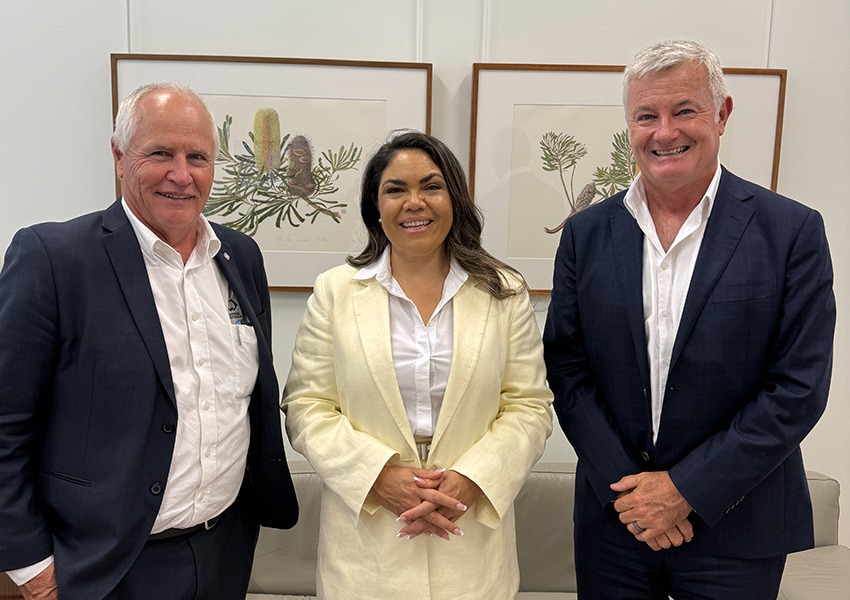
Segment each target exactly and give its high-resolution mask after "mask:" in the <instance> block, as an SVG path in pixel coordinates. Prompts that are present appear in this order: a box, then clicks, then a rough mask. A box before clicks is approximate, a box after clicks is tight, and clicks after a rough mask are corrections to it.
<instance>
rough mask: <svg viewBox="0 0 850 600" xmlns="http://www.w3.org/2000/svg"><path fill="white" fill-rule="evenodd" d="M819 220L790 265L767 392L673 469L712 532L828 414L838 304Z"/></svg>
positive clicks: (802, 230)
mask: <svg viewBox="0 0 850 600" xmlns="http://www.w3.org/2000/svg"><path fill="white" fill-rule="evenodd" d="M832 280H833V275H832V262H831V260H830V255H829V247H828V244H827V239H826V233H825V231H824V225H823V219H822V218H821V216H820V215H819V214H818V213H817V212H816V211H813V210H812V211H809V212H808V215H807V217H806V218H805V219H804V221H803V222H802V225H801V226H800V227H799V229H798V231H797V234H796V239H795V241H794V244H793V247H792V249H791V252H790V255H789V257H788V260H787V272H786V277H785V281H784V287H783V288H782V289H781V294H782V297H781V302H782V307H781V311H780V314H779V322H778V325H777V328H776V333H775V337H774V339H773V342H772V344H771V346H770V351H769V355H768V366H767V370H766V374H765V377H764V385H763V387H762V388H761V390H760V391H759V392H758V394H757V395H756V396H755V397H754V398H753V399H752V401H750V402H749V403H747V404H746V406H745V407H744V408H743V409H742V410H741V411H740V412H739V413H738V414H737V415H735V417H734V418H733V419H732V422H731V423H730V425H729V427H728V428H726V429H724V430H722V431H719V432H718V433H716V434H714V435H713V436H711V437H710V438H708V439H707V440H706V441H704V442H703V443H702V444H700V445H699V446H697V447H696V448H695V449H694V450H692V451H691V452H690V453H689V454H688V455H687V456H686V457H685V458H684V459H682V460H681V461H679V463H678V464H677V465H676V466H674V467H673V468H672V469H670V478H671V479H672V481H673V483H674V484H675V485H676V488H677V489H678V490H679V491H680V493H681V494H682V495H683V496H684V497H685V498H686V499H687V500H688V502H689V503H690V504H691V506H693V508H694V510H696V512H697V513H698V514H699V515H700V517H701V518H702V519H704V520H705V521H706V522H707V523H709V524H710V525H714V524H716V523H717V522H718V521H719V520H720V519H721V518H722V517H723V515H724V514H725V512H726V510H727V508H729V507H730V506H732V505H733V504H734V503H735V502H736V501H737V500H739V499H740V498H742V497H743V496H744V495H745V494H747V493H748V492H749V491H750V490H752V489H753V488H754V487H755V486H756V485H758V484H759V483H760V482H761V481H762V480H763V479H764V478H765V477H767V476H768V475H769V474H770V473H771V472H772V471H773V470H775V469H776V468H777V467H778V466H779V465H781V464H782V462H783V461H784V460H785V459H786V458H788V456H789V455H790V454H791V452H793V451H794V450H795V449H796V448H797V447H798V446H799V444H800V442H801V441H802V440H803V438H804V437H805V436H806V435H807V434H808V433H809V431H811V429H812V427H814V425H815V423H817V421H818V419H819V418H820V416H821V415H822V414H823V412H824V410H825V408H826V401H827V395H828V392H829V383H830V375H831V372H832V343H833V335H834V331H835V297H834V294H833V289H832Z"/></svg>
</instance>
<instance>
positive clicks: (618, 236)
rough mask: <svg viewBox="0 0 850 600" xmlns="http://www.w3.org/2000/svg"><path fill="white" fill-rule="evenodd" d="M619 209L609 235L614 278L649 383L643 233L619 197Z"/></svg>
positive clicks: (612, 219) (639, 361) (636, 353)
mask: <svg viewBox="0 0 850 600" xmlns="http://www.w3.org/2000/svg"><path fill="white" fill-rule="evenodd" d="M619 206H620V209H621V210H618V211H616V212H615V213H614V214H613V215H612V216H611V237H612V245H613V247H614V263H615V266H616V270H617V281H618V283H619V286H620V292H621V293H622V294H623V298H624V304H625V310H626V318H627V320H628V322H629V329H630V330H631V333H632V341H633V342H634V346H635V356H636V357H637V361H638V368H639V369H640V373H641V377H642V378H643V381H644V385H645V386H649V358H648V357H647V354H646V330H645V329H644V319H643V232H642V231H641V229H640V227H639V226H638V224H637V223H636V222H635V219H634V217H633V216H632V215H631V213H630V212H629V211H628V209H626V207H625V205H624V204H623V200H620V202H619Z"/></svg>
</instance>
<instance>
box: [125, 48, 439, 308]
mask: <svg viewBox="0 0 850 600" xmlns="http://www.w3.org/2000/svg"><path fill="white" fill-rule="evenodd" d="M111 74H112V114H113V120H114V117H115V115H116V114H117V112H118V106H119V103H120V101H121V100H122V99H123V98H124V97H125V96H126V95H127V94H129V93H130V92H131V91H133V90H134V89H136V88H137V87H138V86H140V85H143V84H146V83H149V82H156V81H169V82H177V83H182V84H185V85H188V86H190V87H192V88H193V89H194V90H195V91H196V92H198V93H199V94H200V95H201V96H202V97H203V98H204V100H205V101H206V102H207V103H208V104H209V105H210V108H211V110H212V111H213V114H214V116H215V119H216V125H217V127H218V129H219V135H220V137H221V136H222V135H223V134H224V135H225V136H226V137H222V140H223V141H226V142H227V144H226V148H225V145H224V144H223V149H226V150H227V152H220V153H219V157H218V160H217V161H216V163H217V164H216V177H215V180H216V183H215V184H214V185H213V190H212V192H211V194H210V201H209V202H208V203H207V208H206V209H205V214H207V217H208V218H209V219H210V220H212V221H216V222H220V223H224V224H229V225H231V226H234V227H235V228H237V229H242V228H244V229H243V230H245V231H246V233H249V235H252V236H253V237H254V239H255V240H256V241H257V243H258V244H259V245H260V248H261V249H262V251H263V257H264V260H265V266H266V272H267V274H268V279H269V289H271V290H273V291H311V290H312V285H313V282H314V281H315V278H316V276H317V275H318V274H319V273H321V272H323V271H325V270H327V269H330V268H332V267H334V266H337V265H340V264H343V263H344V262H345V258H346V256H348V255H349V254H351V253H356V252H358V251H359V250H360V249H362V247H363V245H364V244H365V228H363V226H362V224H360V216H359V215H360V209H359V199H360V194H359V189H360V175H361V172H362V167H364V166H365V164H366V162H367V161H368V158H369V156H371V154H372V153H373V152H374V151H375V150H376V149H377V148H378V147H379V146H380V145H381V144H383V143H384V142H385V141H386V139H387V134H388V132H391V131H393V130H396V129H415V130H419V131H424V132H425V133H430V130H431V86H432V65H431V64H430V63H414V62H377V61H353V60H326V59H306V58H277V57H244V56H193V55H166V54H112V55H111ZM261 110H262V111H266V112H264V113H263V114H262V115H261V114H260V113H261ZM228 119H230V122H228ZM258 119H259V120H258ZM258 123H262V126H260V125H258ZM269 124H273V125H274V127H271V129H269V130H267V129H264V128H266V127H268V126H269ZM278 124H279V130H280V131H279V135H278V137H275V135H274V134H275V129H276V128H278ZM254 129H257V131H260V130H263V131H266V133H264V134H262V135H259V134H258V135H257V136H255V135H254ZM268 131H271V132H272V133H268ZM278 141H279V142H280V143H279V154H280V156H279V157H275V156H274V154H275V152H271V153H269V152H268V149H269V148H272V147H278ZM261 148H262V149H263V151H262V152H261V151H260V149H261ZM261 155H262V156H263V157H261ZM295 155H298V156H300V157H301V159H299V160H302V161H303V160H306V159H305V158H304V157H305V156H306V157H307V158H309V159H310V160H312V162H309V161H308V162H306V163H303V164H301V163H298V164H297V165H296V162H293V161H290V159H293V157H294V156H295ZM268 157H271V158H268ZM252 163H256V164H252ZM305 164H306V165H307V167H305V166H304V165H305ZM249 167H250V168H249ZM297 177H300V178H301V179H302V180H303V179H304V178H305V177H307V179H308V181H307V182H306V184H304V185H300V184H299V185H295V183H296V181H297V179H296V178H297ZM309 179H312V183H311V182H310V181H309ZM117 190H118V193H119V194H120V182H117ZM246 190H248V191H246ZM249 193H250V195H249ZM272 201H274V202H273V203H272ZM260 202H264V203H265V204H260ZM240 203H241V204H240ZM240 206H241V208H239V207H240ZM261 208H262V210H261ZM215 210H218V211H219V212H214V213H211V212H210V211H215Z"/></svg>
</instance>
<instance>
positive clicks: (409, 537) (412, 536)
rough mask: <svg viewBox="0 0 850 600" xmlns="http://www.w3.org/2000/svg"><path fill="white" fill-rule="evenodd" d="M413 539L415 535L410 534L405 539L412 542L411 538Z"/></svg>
mask: <svg viewBox="0 0 850 600" xmlns="http://www.w3.org/2000/svg"><path fill="white" fill-rule="evenodd" d="M415 537H416V534H415V533H411V534H410V535H409V536H407V539H409V540H412V539H413V538H415Z"/></svg>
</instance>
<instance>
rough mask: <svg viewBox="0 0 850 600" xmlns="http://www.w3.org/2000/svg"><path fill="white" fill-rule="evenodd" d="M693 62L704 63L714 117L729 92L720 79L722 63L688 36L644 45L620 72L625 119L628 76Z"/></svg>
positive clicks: (627, 98) (632, 78) (721, 78)
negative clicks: (688, 38)
mask: <svg viewBox="0 0 850 600" xmlns="http://www.w3.org/2000/svg"><path fill="white" fill-rule="evenodd" d="M694 62H695V63H697V64H700V65H702V66H703V67H705V70H706V72H707V73H708V84H709V87H710V88H711V97H712V99H713V100H714V113H715V117H716V116H717V114H718V113H719V112H720V109H721V108H722V107H723V103H724V102H725V101H726V97H727V96H729V92H728V90H727V89H726V81H725V80H724V79H723V67H721V66H720V59H718V58H717V56H716V55H715V54H714V53H713V52H712V51H711V50H709V49H708V48H706V47H705V46H703V45H702V44H698V43H696V42H691V41H688V40H668V41H666V42H659V43H657V44H652V45H651V46H647V47H646V48H644V49H643V50H641V51H640V52H638V53H637V54H635V55H634V57H633V58H632V60H631V61H630V62H629V64H628V66H626V70H625V72H624V73H623V106H624V107H625V110H626V120H628V118H629V115H628V100H629V84H630V83H631V82H632V80H634V79H636V78H639V77H642V76H644V75H646V74H647V73H656V72H658V71H663V70H665V69H672V68H673V67H680V66H682V65H685V64H688V63H694Z"/></svg>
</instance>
